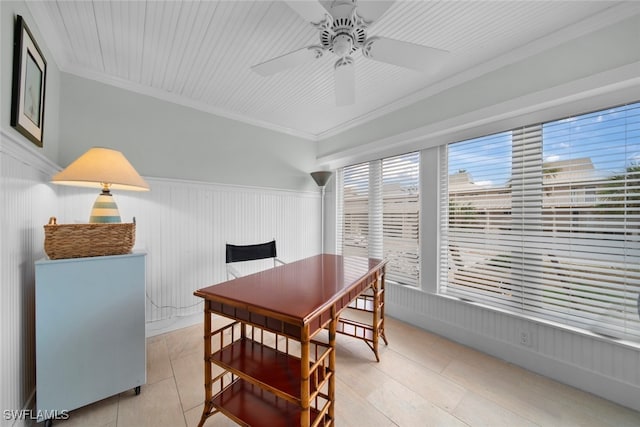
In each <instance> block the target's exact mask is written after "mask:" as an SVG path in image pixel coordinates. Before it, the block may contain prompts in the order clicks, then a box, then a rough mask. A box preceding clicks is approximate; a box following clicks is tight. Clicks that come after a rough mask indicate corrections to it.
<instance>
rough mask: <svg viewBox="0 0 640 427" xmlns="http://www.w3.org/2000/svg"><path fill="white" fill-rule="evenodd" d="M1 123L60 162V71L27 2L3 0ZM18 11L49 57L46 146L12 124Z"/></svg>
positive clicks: (0, 23) (0, 24)
mask: <svg viewBox="0 0 640 427" xmlns="http://www.w3.org/2000/svg"><path fill="white" fill-rule="evenodd" d="M0 10H1V12H0V52H2V55H0V103H1V104H0V117H1V122H0V123H1V124H0V127H1V129H2V130H3V131H5V132H7V133H8V134H10V135H12V136H15V137H16V138H17V139H19V140H24V143H25V144H28V145H30V147H32V148H34V149H36V150H38V151H41V152H42V153H43V154H44V155H45V156H46V157H47V158H49V159H50V160H52V161H54V162H56V161H57V160H58V134H59V112H60V107H59V106H60V71H59V70H58V67H57V65H56V63H55V62H54V61H53V55H52V54H51V52H49V49H48V48H47V45H46V43H45V40H44V37H42V35H41V34H40V31H39V30H38V28H37V27H36V24H35V22H34V20H33V18H32V17H31V13H30V12H29V9H28V8H27V6H26V5H25V3H24V2H21V1H20V2H13V1H2V2H0ZM16 15H21V16H22V17H23V18H24V20H25V22H26V23H27V26H28V27H29V30H31V33H32V34H33V37H34V38H35V39H36V42H37V43H38V47H39V48H40V50H41V51H42V54H43V55H44V58H45V60H46V61H47V83H46V92H45V114H44V126H43V132H44V133H43V147H42V148H39V147H37V146H36V145H35V144H33V143H31V142H30V141H29V140H28V139H26V138H25V137H23V136H22V134H21V133H19V132H18V131H17V130H15V129H14V128H13V127H11V124H10V123H11V86H12V81H13V30H14V24H15V20H16Z"/></svg>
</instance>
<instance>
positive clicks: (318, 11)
mask: <svg viewBox="0 0 640 427" xmlns="http://www.w3.org/2000/svg"><path fill="white" fill-rule="evenodd" d="M285 3H287V5H289V7H290V8H291V9H293V10H294V11H295V12H297V13H298V15H300V16H301V17H302V18H304V20H305V21H308V22H313V23H315V24H317V23H320V22H321V21H323V20H324V17H325V15H328V12H327V9H325V8H324V7H323V6H322V5H321V4H320V2H319V1H315V0H313V1H310V0H306V1H300V0H299V1H285Z"/></svg>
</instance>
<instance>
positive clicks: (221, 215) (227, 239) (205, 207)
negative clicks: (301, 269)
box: [59, 178, 320, 321]
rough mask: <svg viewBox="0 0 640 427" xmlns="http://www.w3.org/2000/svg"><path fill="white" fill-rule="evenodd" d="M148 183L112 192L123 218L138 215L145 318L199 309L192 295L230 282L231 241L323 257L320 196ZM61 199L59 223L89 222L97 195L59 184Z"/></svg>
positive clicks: (287, 254)
mask: <svg viewBox="0 0 640 427" xmlns="http://www.w3.org/2000/svg"><path fill="white" fill-rule="evenodd" d="M147 181H148V183H149V185H150V186H151V191H150V192H145V193H134V192H124V191H120V192H114V197H115V198H116V202H117V203H118V206H119V209H120V214H121V216H122V218H123V221H125V222H130V221H132V219H133V217H135V218H136V246H135V248H134V250H143V251H146V252H147V254H148V255H147V321H157V320H164V319H168V318H171V317H174V316H187V315H190V314H193V313H197V312H201V311H202V300H201V299H200V298H196V297H194V296H193V292H194V291H195V290H196V289H199V288H202V287H205V286H209V285H213V284H216V283H220V282H222V281H225V280H226V269H225V254H224V250H225V243H234V244H250V243H261V242H266V241H268V240H271V239H275V240H276V243H277V249H278V257H279V258H281V259H283V260H285V261H295V260H297V259H301V258H304V257H307V256H311V255H315V254H317V253H319V252H320V193H319V192H318V193H315V192H295V191H284V190H272V189H264V188H258V187H238V186H230V185H219V184H207V183H200V182H190V181H180V180H169V179H158V178H150V179H147ZM59 194H60V201H61V204H62V205H61V210H62V212H63V217H62V218H59V222H65V223H69V222H75V221H83V222H86V221H87V219H88V217H89V212H90V210H91V205H92V204H93V201H94V199H95V197H96V196H97V194H98V190H86V189H80V188H74V187H60V189H59ZM60 220H61V221H60ZM261 267H264V265H261V264H258V265H253V266H250V269H245V270H244V271H243V273H247V272H250V271H255V270H257V269H259V268H261Z"/></svg>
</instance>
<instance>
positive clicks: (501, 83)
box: [318, 15, 640, 160]
mask: <svg viewBox="0 0 640 427" xmlns="http://www.w3.org/2000/svg"><path fill="white" fill-rule="evenodd" d="M639 43H640V16H638V15H636V16H634V17H631V18H627V19H626V20H623V21H621V22H619V23H616V24H615V25H611V26H609V27H606V28H604V29H601V30H599V31H595V32H593V33H591V34H587V35H585V36H582V37H579V38H576V39H574V40H571V41H568V42H565V43H563V44H560V45H558V46H556V47H554V48H551V49H548V50H546V51H543V52H541V53H538V54H536V55H533V56H531V57H529V58H527V59H524V60H521V61H518V62H515V63H513V64H510V65H507V66H504V67H502V68H500V69H497V70H496V71H493V72H490V73H487V74H485V75H482V76H480V77H477V78H475V79H473V80H471V81H468V82H466V83H463V84H461V85H458V86H454V87H451V88H449V89H445V90H443V91H441V92H439V93H435V94H434V95H432V96H430V97H428V98H426V99H424V100H422V101H419V102H416V103H414V104H412V105H410V106H407V107H405V108H402V109H400V110H397V111H395V112H393V113H390V114H387V115H385V116H383V117H380V118H378V119H376V120H372V121H370V122H368V123H365V124H362V125H360V126H357V127H355V128H352V129H349V130H347V131H345V132H342V133H340V134H338V135H336V136H333V137H330V138H327V139H325V140H323V141H321V142H320V143H319V144H318V156H319V157H320V158H322V157H323V156H329V155H335V154H337V157H340V155H339V153H341V152H344V151H345V150H347V149H351V150H352V151H355V150H357V147H359V146H363V150H362V151H363V152H364V151H365V147H364V146H365V145H367V144H370V143H371V142H372V141H380V140H384V139H385V138H388V137H393V136H396V135H398V134H402V133H406V132H407V131H410V130H412V129H418V128H421V127H425V126H428V125H432V124H435V123H445V122H448V121H450V120H451V119H452V118H454V117H461V116H464V115H465V114H469V113H474V112H478V111H480V110H482V109H483V108H488V107H492V106H495V105H498V104H501V103H505V102H508V101H510V100H514V99H518V98H522V97H525V96H526V95H529V94H534V93H540V92H541V91H548V90H549V89H550V88H555V87H559V86H562V85H564V84H567V83H572V82H575V81H578V80H580V79H583V78H587V77H589V76H594V75H597V74H598V73H602V72H606V71H608V70H613V69H616V68H618V67H622V66H625V65H628V64H633V63H637V62H638V61H640V48H639V47H638V46H639ZM452 77H454V78H455V76H452ZM578 112H580V111H573V112H572V114H573V113H578ZM505 129H506V128H505ZM505 129H500V130H505ZM494 131H497V130H494ZM424 137H425V138H427V137H429V135H424ZM421 148H424V147H421ZM412 149H415V148H412ZM397 151H398V152H402V149H401V148H399V149H398V150H397ZM363 154H364V153H363ZM396 154H397V153H396ZM363 157H365V156H363ZM321 160H322V159H321Z"/></svg>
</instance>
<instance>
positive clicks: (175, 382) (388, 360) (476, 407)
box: [54, 318, 640, 427]
mask: <svg viewBox="0 0 640 427" xmlns="http://www.w3.org/2000/svg"><path fill="white" fill-rule="evenodd" d="M386 329H387V336H388V338H389V346H388V347H382V349H381V361H380V363H376V362H375V359H374V356H373V353H372V352H371V350H369V348H368V347H367V346H366V344H364V343H363V342H361V341H358V340H354V339H351V338H349V337H345V336H338V345H337V382H336V383H337V385H336V396H337V397H336V424H337V426H338V427H346V426H353V427H360V426H410V427H414V426H487V427H488V426H491V427H494V426H496V427H497V426H505V427H518V426H554V427H555V426H594V427H595V426H597V427H608V426H610V427H623V426H628V427H632V426H633V427H638V426H640V413H639V412H636V411H632V410H630V409H628V408H624V407H622V406H619V405H616V404H614V403H612V402H609V401H607V400H604V399H601V398H598V397H595V396H593V395H591V394H589V393H585V392H582V391H579V390H576V389H574V388H572V387H569V386H566V385H563V384H559V383H557V382H555V381H552V380H550V379H548V378H545V377H541V376H539V375H536V374H533V373H531V372H528V371H526V370H523V369H521V368H518V367H516V366H514V365H511V364H508V363H505V362H503V361H501V360H498V359H495V358H493V357H490V356H487V355H486V354H483V353H480V352H478V351H475V350H472V349H470V348H467V347H464V346H462V345H459V344H456V343H453V342H451V341H448V340H445V339H443V338H442V337H439V336H436V335H433V334H430V333H428V332H425V331H423V330H420V329H417V328H415V327H412V326H410V325H407V324H405V323H402V322H400V321H397V320H395V319H392V318H387V328H386ZM202 345H203V344H202V325H195V326H191V327H187V328H184V329H180V330H177V331H174V332H170V333H167V334H164V335H158V336H155V337H151V338H149V339H148V340H147V384H146V385H144V386H143V387H142V393H141V394H140V395H139V396H135V395H134V392H133V391H132V390H131V391H127V392H124V393H121V394H120V395H118V396H114V397H111V398H108V399H105V400H103V401H100V402H97V403H95V404H93V405H89V406H86V407H84V408H81V409H78V410H76V411H73V412H71V417H70V419H69V420H66V421H56V422H55V423H54V426H63V427H74V426H77V427H116V426H117V427H129V426H131V427H141V426H149V427H157V426H164V427H192V426H196V425H197V424H198V421H199V419H200V414H201V411H202V407H203V405H202V401H203V397H204V390H203V385H202V384H203V363H202V357H203V355H202V352H203V347H202ZM205 425H206V426H222V427H223V426H232V425H235V424H234V423H233V422H231V421H230V420H228V419H227V418H226V417H225V416H223V415H222V414H216V415H215V416H213V417H211V418H210V419H209V420H208V421H207V423H206V424H205Z"/></svg>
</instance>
